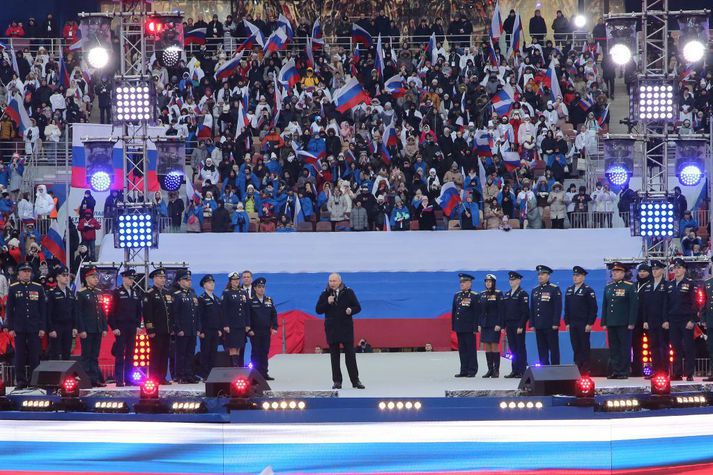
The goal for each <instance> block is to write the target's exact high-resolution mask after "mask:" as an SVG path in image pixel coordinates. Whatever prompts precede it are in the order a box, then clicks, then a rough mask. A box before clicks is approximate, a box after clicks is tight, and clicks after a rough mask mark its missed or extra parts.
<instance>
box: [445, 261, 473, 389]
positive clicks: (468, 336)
mask: <svg viewBox="0 0 713 475" xmlns="http://www.w3.org/2000/svg"><path fill="white" fill-rule="evenodd" d="M458 278H459V279H460V280H461V281H463V280H470V281H472V280H473V276H472V275H468V274H459V275H458ZM478 298H479V297H478V293H477V292H474V291H472V290H466V291H460V292H458V293H456V294H455V295H454V296H453V303H452V305H451V328H452V330H453V331H454V332H455V333H456V336H457V337H458V356H459V357H460V372H459V373H458V374H456V378H462V377H466V378H472V377H474V376H475V375H476V373H477V372H478V352H477V346H476V333H478V325H479V323H480V322H479V314H478Z"/></svg>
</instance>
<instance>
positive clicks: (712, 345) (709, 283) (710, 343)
mask: <svg viewBox="0 0 713 475" xmlns="http://www.w3.org/2000/svg"><path fill="white" fill-rule="evenodd" d="M704 288H705V292H706V300H705V304H704V305H703V309H702V310H701V320H703V326H704V327H705V329H706V335H707V336H708V339H707V340H706V347H707V348H708V368H709V372H710V374H709V375H708V377H707V378H705V379H704V380H703V381H707V382H711V381H713V277H711V278H710V279H708V280H706V282H705V287H704Z"/></svg>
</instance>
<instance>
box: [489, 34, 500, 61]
mask: <svg viewBox="0 0 713 475" xmlns="http://www.w3.org/2000/svg"><path fill="white" fill-rule="evenodd" d="M488 61H489V62H490V64H491V65H493V66H496V67H497V66H500V58H499V57H498V55H497V54H495V46H493V39H492V38H490V41H489V42H488Z"/></svg>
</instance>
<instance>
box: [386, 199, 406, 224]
mask: <svg viewBox="0 0 713 475" xmlns="http://www.w3.org/2000/svg"><path fill="white" fill-rule="evenodd" d="M389 224H391V230H392V231H408V230H409V229H410V227H411V213H409V210H408V208H407V207H406V205H404V203H403V201H402V200H401V198H399V197H398V196H397V197H396V199H395V200H394V208H393V209H392V210H391V218H390V223H389Z"/></svg>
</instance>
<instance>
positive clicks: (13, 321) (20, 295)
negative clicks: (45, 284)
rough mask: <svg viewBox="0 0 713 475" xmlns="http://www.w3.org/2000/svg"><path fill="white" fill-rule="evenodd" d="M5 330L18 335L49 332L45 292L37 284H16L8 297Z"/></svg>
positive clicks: (11, 287) (11, 286)
mask: <svg viewBox="0 0 713 475" xmlns="http://www.w3.org/2000/svg"><path fill="white" fill-rule="evenodd" d="M5 315H6V317H5V328H7V329H8V330H10V331H15V332H17V333H37V332H39V331H40V330H42V331H46V330H47V305H46V297H45V291H44V289H43V288H42V286H41V285H40V284H38V283H37V282H32V281H30V282H27V283H24V282H14V283H13V284H11V285H10V289H9V291H8V295H7V306H6V313H5Z"/></svg>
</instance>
